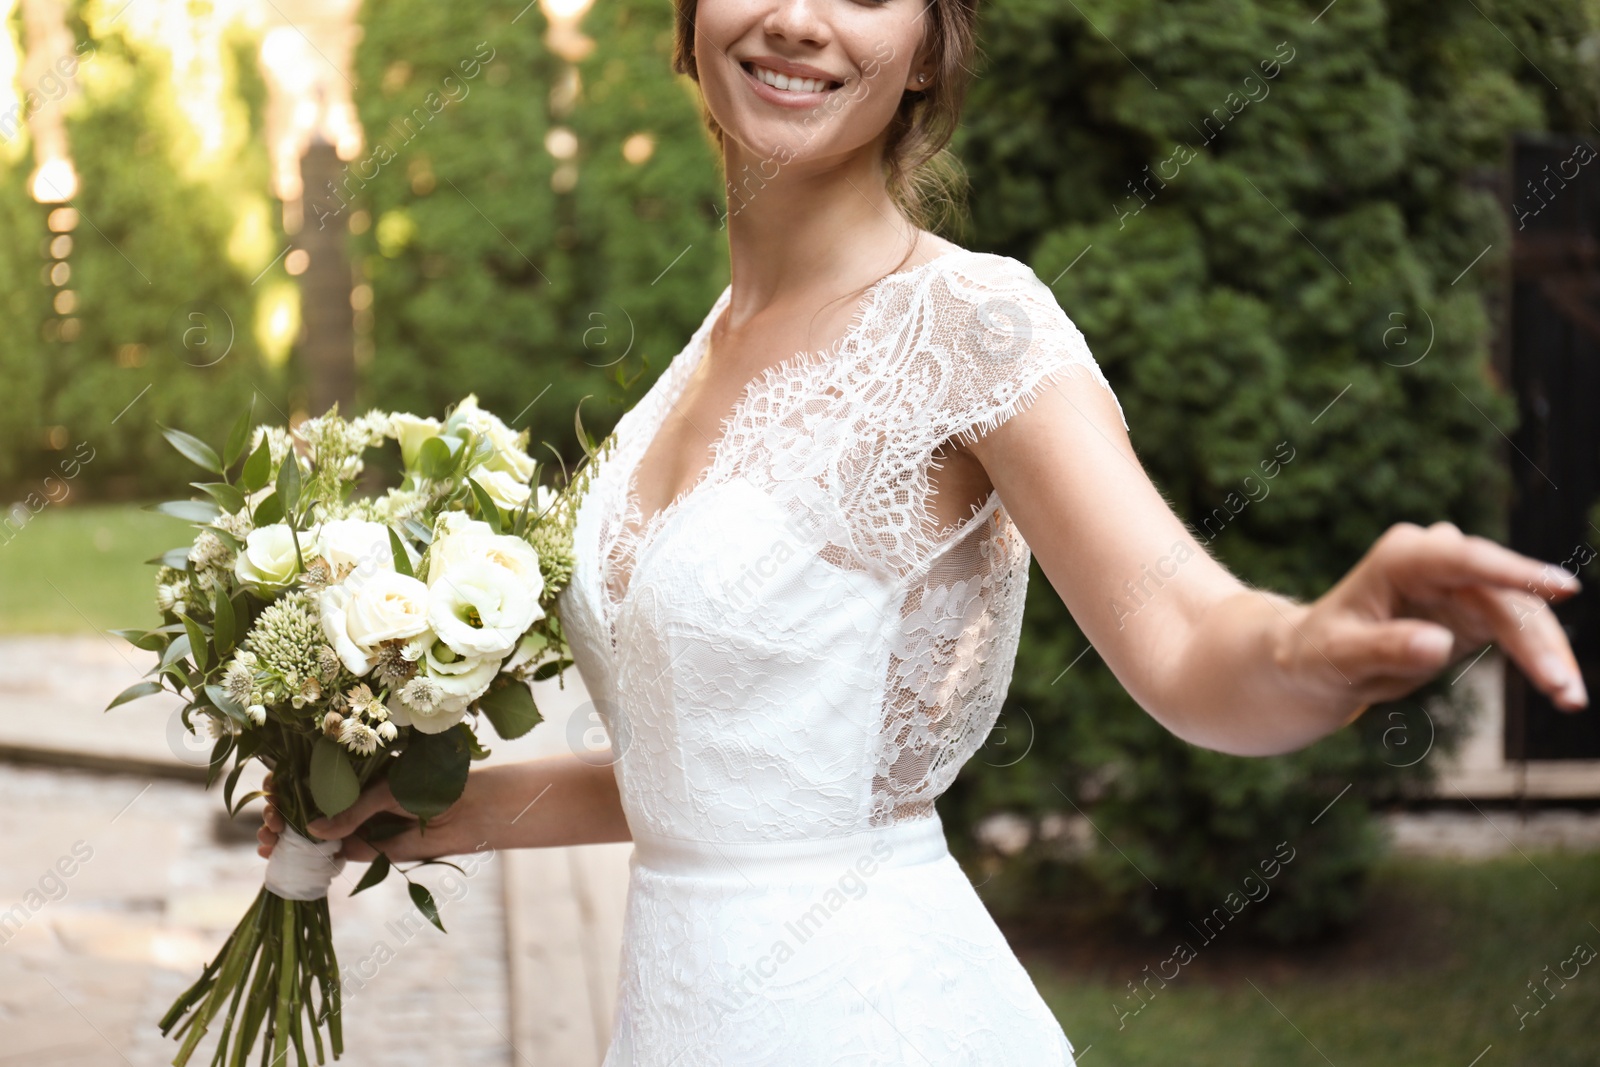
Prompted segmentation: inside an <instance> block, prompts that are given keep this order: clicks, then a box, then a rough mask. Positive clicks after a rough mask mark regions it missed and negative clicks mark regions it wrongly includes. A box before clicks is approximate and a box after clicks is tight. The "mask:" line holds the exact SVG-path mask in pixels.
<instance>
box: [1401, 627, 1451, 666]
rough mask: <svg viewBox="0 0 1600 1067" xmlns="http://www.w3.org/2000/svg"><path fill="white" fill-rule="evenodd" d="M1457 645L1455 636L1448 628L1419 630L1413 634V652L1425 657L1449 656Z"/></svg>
mask: <svg viewBox="0 0 1600 1067" xmlns="http://www.w3.org/2000/svg"><path fill="white" fill-rule="evenodd" d="M1454 646H1455V637H1454V636H1453V635H1451V634H1450V632H1449V631H1447V630H1435V629H1427V630H1419V631H1418V632H1417V633H1415V634H1412V635H1411V652H1412V654H1413V655H1416V656H1418V657H1419V658H1424V659H1438V658H1439V657H1440V656H1448V655H1449V654H1450V649H1451V648H1453V647H1454Z"/></svg>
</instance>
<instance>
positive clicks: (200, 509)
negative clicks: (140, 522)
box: [144, 500, 222, 522]
mask: <svg viewBox="0 0 1600 1067" xmlns="http://www.w3.org/2000/svg"><path fill="white" fill-rule="evenodd" d="M144 510H146V511H154V512H156V513H158V514H161V515H170V516H172V517H173V518H174V519H182V520H183V521H184V522H210V521H211V520H212V519H215V518H217V517H219V516H220V515H221V514H222V509H221V508H219V507H217V505H216V504H215V503H214V502H213V501H210V500H168V501H164V502H163V503H160V504H150V505H148V506H146V507H145V509H144Z"/></svg>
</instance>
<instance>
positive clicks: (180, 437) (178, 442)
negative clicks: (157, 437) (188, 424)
mask: <svg viewBox="0 0 1600 1067" xmlns="http://www.w3.org/2000/svg"><path fill="white" fill-rule="evenodd" d="M161 436H163V437H165V438H166V439H167V440H168V441H169V442H170V443H171V444H172V447H173V448H176V449H177V450H178V451H179V452H182V453H183V455H184V457H185V458H186V459H188V460H189V461H190V462H192V463H195V464H197V465H199V466H201V467H204V468H205V469H206V470H208V471H210V472H211V473H213V474H221V473H222V460H221V459H219V458H218V457H217V452H216V449H214V448H212V447H211V446H210V445H208V444H206V443H205V442H204V441H202V440H200V438H198V437H196V436H194V435H193V434H187V433H184V432H183V431H182V430H174V429H170V428H168V427H165V426H163V427H162V428H161Z"/></svg>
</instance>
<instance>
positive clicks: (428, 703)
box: [400, 675, 444, 715]
mask: <svg viewBox="0 0 1600 1067" xmlns="http://www.w3.org/2000/svg"><path fill="white" fill-rule="evenodd" d="M400 699H401V700H403V701H404V702H405V703H407V704H409V705H410V706H411V707H413V708H415V709H416V710H417V711H418V712H420V713H422V714H424V715H425V714H427V713H428V712H430V711H432V710H433V709H434V708H436V707H438V706H439V702H440V701H441V700H443V699H444V690H443V689H441V688H439V684H438V683H437V682H435V681H434V680H433V679H432V678H428V677H426V676H423V675H418V676H417V677H415V678H413V679H411V681H409V682H407V683H406V684H405V686H404V687H403V688H402V689H401V690H400Z"/></svg>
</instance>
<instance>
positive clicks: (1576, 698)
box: [1560, 674, 1589, 708]
mask: <svg viewBox="0 0 1600 1067" xmlns="http://www.w3.org/2000/svg"><path fill="white" fill-rule="evenodd" d="M1560 695H1561V699H1562V700H1565V701H1566V702H1567V703H1568V704H1571V705H1573V706H1574V707H1580V708H1581V707H1585V706H1587V705H1588V703H1589V691H1588V690H1587V689H1585V688H1584V687H1583V676H1582V675H1579V674H1575V675H1573V676H1572V680H1571V681H1569V682H1568V683H1567V684H1566V685H1565V686H1563V687H1562V690H1561V694H1560Z"/></svg>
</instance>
